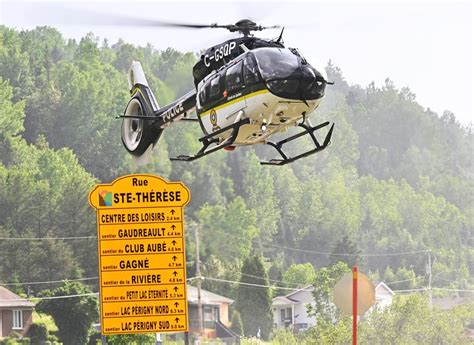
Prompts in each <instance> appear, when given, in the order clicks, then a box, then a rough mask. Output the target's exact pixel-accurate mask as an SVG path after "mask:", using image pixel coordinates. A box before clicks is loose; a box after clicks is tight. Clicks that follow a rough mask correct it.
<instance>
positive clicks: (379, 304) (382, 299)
mask: <svg viewBox="0 0 474 345" xmlns="http://www.w3.org/2000/svg"><path fill="white" fill-rule="evenodd" d="M393 296H395V292H393V291H392V289H390V288H389V287H388V285H387V284H385V283H384V282H380V283H378V284H377V285H376V286H375V305H374V306H375V307H376V308H380V309H382V308H385V307H386V306H389V305H390V304H392V301H393Z"/></svg>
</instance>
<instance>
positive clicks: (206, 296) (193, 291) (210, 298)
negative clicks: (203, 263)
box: [187, 285, 234, 305]
mask: <svg viewBox="0 0 474 345" xmlns="http://www.w3.org/2000/svg"><path fill="white" fill-rule="evenodd" d="M187 290H188V302H189V303H192V304H197V303H198V291H197V287H195V286H192V285H188V286H187ZM201 303H203V304H211V305H216V304H232V303H234V300H233V299H230V298H227V297H224V296H221V295H218V294H216V293H213V292H210V291H207V290H204V289H201Z"/></svg>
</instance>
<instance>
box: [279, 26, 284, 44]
mask: <svg viewBox="0 0 474 345" xmlns="http://www.w3.org/2000/svg"><path fill="white" fill-rule="evenodd" d="M283 31H285V27H283V28H282V29H281V32H280V37H278V39H277V43H281V44H283Z"/></svg>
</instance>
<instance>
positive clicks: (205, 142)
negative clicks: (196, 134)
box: [170, 118, 250, 162]
mask: <svg viewBox="0 0 474 345" xmlns="http://www.w3.org/2000/svg"><path fill="white" fill-rule="evenodd" d="M249 123H250V119H249V118H246V119H242V120H240V121H237V122H236V123H233V124H231V125H230V126H226V127H224V128H221V129H219V130H217V131H215V132H213V133H211V134H209V135H206V136H204V137H202V138H200V139H199V141H200V142H202V148H201V149H200V150H199V151H198V153H196V154H195V155H193V156H188V155H179V156H178V157H171V158H170V160H172V161H185V162H191V161H193V160H196V159H198V158H201V157H204V156H206V155H208V154H210V153H212V152H215V151H218V150H220V149H223V148H224V147H227V146H230V145H232V144H233V143H234V141H235V139H236V138H237V135H238V134H239V129H240V127H241V126H243V125H247V124H249ZM228 130H232V133H231V134H230V137H229V138H227V139H226V140H224V141H223V142H222V143H220V144H218V143H219V138H218V137H217V135H219V134H221V133H224V132H227V131H228ZM212 144H218V145H216V146H213V147H211V148H210V149H208V148H209V146H210V145H212Z"/></svg>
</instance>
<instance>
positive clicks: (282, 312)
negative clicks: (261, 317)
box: [272, 282, 395, 332]
mask: <svg viewBox="0 0 474 345" xmlns="http://www.w3.org/2000/svg"><path fill="white" fill-rule="evenodd" d="M313 291H314V286H312V285H308V286H305V287H303V288H301V289H298V290H296V291H293V292H291V293H289V294H288V295H286V296H277V297H275V298H274V299H273V303H272V306H273V322H274V327H275V328H288V327H290V328H292V329H293V330H294V331H295V332H301V331H304V330H306V329H308V328H310V327H312V326H315V325H316V319H315V318H314V317H310V316H308V313H307V307H306V306H307V305H308V304H314V299H313V294H312V293H313ZM394 295H395V293H394V292H393V291H392V289H390V288H389V287H388V286H387V284H385V283H384V282H380V283H378V284H377V286H376V287H375V305H374V307H372V308H385V307H386V306H388V305H390V304H391V303H392V300H393V296H394ZM372 308H371V309H372ZM369 311H370V310H369Z"/></svg>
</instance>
